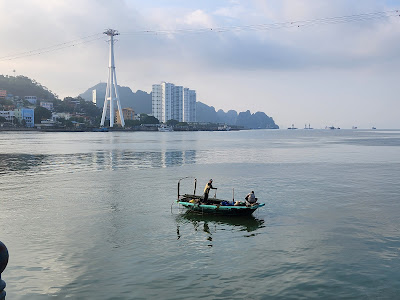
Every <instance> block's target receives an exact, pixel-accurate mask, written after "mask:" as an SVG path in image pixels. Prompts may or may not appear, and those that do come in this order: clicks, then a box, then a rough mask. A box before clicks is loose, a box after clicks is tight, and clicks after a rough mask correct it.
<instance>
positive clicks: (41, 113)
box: [35, 106, 52, 123]
mask: <svg viewBox="0 0 400 300" xmlns="http://www.w3.org/2000/svg"><path fill="white" fill-rule="evenodd" d="M51 115H52V114H51V111H49V110H48V109H47V108H44V107H41V106H38V107H36V108H35V122H38V123H39V122H40V121H41V120H47V119H50V118H51Z"/></svg>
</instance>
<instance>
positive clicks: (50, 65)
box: [0, 0, 400, 129]
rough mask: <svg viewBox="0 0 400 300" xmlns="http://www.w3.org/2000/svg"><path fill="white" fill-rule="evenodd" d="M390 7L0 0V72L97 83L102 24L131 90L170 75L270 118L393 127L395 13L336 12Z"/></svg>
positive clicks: (250, 0) (211, 100)
mask: <svg viewBox="0 0 400 300" xmlns="http://www.w3.org/2000/svg"><path fill="white" fill-rule="evenodd" d="M396 9H400V3H396V1H389V0H387V1H385V0H379V1H378V0H375V1H372V0H363V1H359V0H335V1H320V0H268V1H267V0H264V1H262V0H243V1H241V0H219V1H215V0H202V1H198V0H197V1H192V0H171V1H168V0H163V1H162V0H152V1H144V0H142V1H139V0H113V1H107V0H57V1H54V0H12V1H11V0H0V11H1V12H2V17H1V18H0V36H1V40H2V42H1V44H0V45H1V46H0V74H3V75H10V76H14V75H17V76H18V75H24V76H27V77H30V78H32V79H35V80H36V81H37V82H39V83H41V84H42V85H44V86H46V87H48V88H49V89H50V90H52V91H53V92H55V93H56V94H57V95H59V97H60V98H61V99H63V98H64V97H67V96H72V97H75V96H77V95H79V94H80V93H83V92H84V91H86V90H87V89H88V88H90V87H92V86H94V85H95V84H97V83H99V82H106V80H107V76H108V55H109V53H108V51H109V49H108V44H107V37H106V36H105V35H104V34H102V33H103V32H104V30H105V29H107V28H113V29H116V30H118V31H119V32H120V35H119V36H118V37H117V39H118V41H117V42H116V43H115V65H116V74H117V80H118V84H119V85H122V86H128V87H130V88H131V89H132V90H133V91H136V90H143V91H146V92H150V91H151V86H152V84H156V83H160V82H162V81H166V82H171V83H174V84H176V85H182V86H185V87H189V88H190V89H194V90H196V92H197V100H198V101H201V102H203V103H206V104H207V105H210V106H214V107H215V108H216V110H218V109H222V110H224V111H227V110H229V109H234V110H237V111H245V110H250V111H251V112H252V113H255V112H257V111H263V112H265V113H266V114H267V115H268V116H271V117H273V118H274V120H275V122H276V123H277V124H278V125H279V126H280V127H281V128H286V127H290V126H291V125H292V124H294V126H296V127H299V128H302V127H304V125H305V124H307V125H308V124H311V126H312V127H314V128H324V127H325V126H336V127H341V128H351V127H352V126H357V127H358V128H371V127H372V126H375V127H377V128H378V129H383V128H385V129H390V128H400V118H399V112H400V101H399V100H400V99H399V98H400V97H399V95H400V91H399V89H398V79H399V76H398V74H399V72H400V16H398V15H396V13H391V15H392V16H391V17H389V18H376V17H374V18H370V19H368V20H366V19H365V18H364V20H363V21H360V18H357V17H354V18H352V19H350V18H347V19H346V18H343V17H345V16H352V15H353V16H354V15H355V16H357V15H360V14H367V13H376V12H389V11H394V10H396ZM399 14H400V13H399ZM334 17H338V19H335V20H337V21H334V22H326V18H334ZM323 20H325V21H323ZM331 20H332V19H331ZM299 21H305V22H300V23H297V22H299ZM282 23H285V24H291V25H286V26H282V25H277V24H282ZM297 24H299V26H297ZM260 25H264V26H260ZM265 25H266V26H265ZM203 29H206V30H203ZM222 29H224V30H222ZM71 41H75V42H73V43H70V42H71ZM55 45H58V46H56V47H53V48H50V47H52V46H55ZM72 45H74V46H72ZM64 46H65V47H64ZM66 46H70V47H66ZM63 47H64V48H63ZM57 48H62V49H58V50H57ZM37 49H42V50H41V51H36V50H37ZM39 52H40V53H41V54H37V53H39ZM16 56H19V58H17V59H14V57H16ZM14 70H15V72H14Z"/></svg>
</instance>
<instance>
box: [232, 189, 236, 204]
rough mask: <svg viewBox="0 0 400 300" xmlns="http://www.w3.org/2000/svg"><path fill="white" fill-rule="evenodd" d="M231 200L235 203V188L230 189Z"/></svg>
mask: <svg viewBox="0 0 400 300" xmlns="http://www.w3.org/2000/svg"><path fill="white" fill-rule="evenodd" d="M232 202H233V204H235V188H233V189H232Z"/></svg>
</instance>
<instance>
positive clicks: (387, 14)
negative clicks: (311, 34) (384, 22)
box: [0, 10, 400, 62]
mask: <svg viewBox="0 0 400 300" xmlns="http://www.w3.org/2000/svg"><path fill="white" fill-rule="evenodd" d="M399 16H400V15H399V10H390V11H382V12H372V13H364V14H354V15H348V16H339V17H326V18H318V19H310V20H301V21H291V22H290V21H289V22H280V23H267V24H254V25H238V26H225V27H213V28H196V29H195V28H187V29H165V30H153V29H151V30H139V31H132V32H121V33H120V34H121V35H142V34H144V35H148V34H150V35H170V34H203V33H215V32H217V33H224V32H240V31H266V30H272V29H285V28H294V27H310V26H316V25H333V24H340V23H350V22H366V21H372V20H377V19H388V18H392V17H399ZM102 38H103V33H96V34H93V35H89V36H86V37H82V38H79V39H76V40H72V41H69V42H65V43H60V44H56V45H53V46H49V47H43V48H39V49H35V50H31V51H26V52H21V53H17V54H14V55H7V56H3V57H0V62H1V61H10V60H15V59H19V58H24V57H29V56H35V55H41V54H44V53H49V52H53V51H59V50H62V49H65V48H70V47H74V46H77V45H81V44H85V43H90V42H93V41H96V40H99V39H102Z"/></svg>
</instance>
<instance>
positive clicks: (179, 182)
mask: <svg viewBox="0 0 400 300" xmlns="http://www.w3.org/2000/svg"><path fill="white" fill-rule="evenodd" d="M180 184H181V180H180V179H179V181H178V200H179V185H180Z"/></svg>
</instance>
